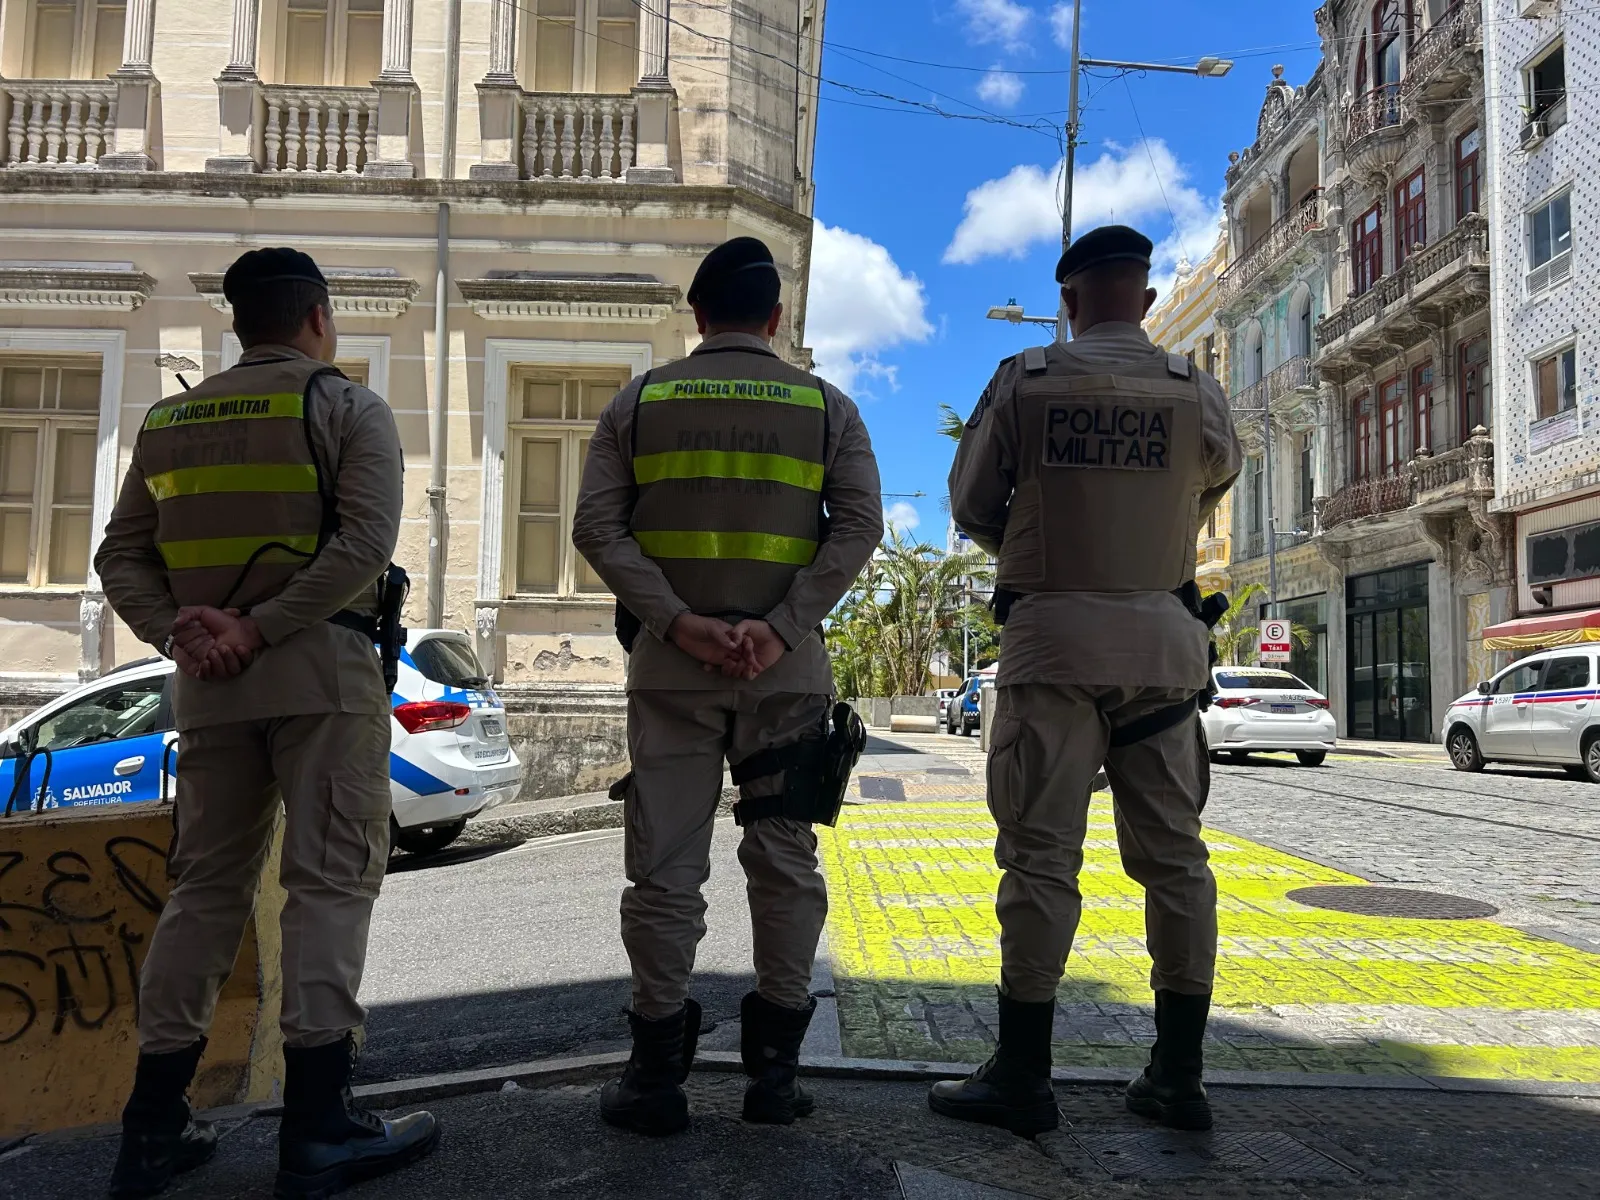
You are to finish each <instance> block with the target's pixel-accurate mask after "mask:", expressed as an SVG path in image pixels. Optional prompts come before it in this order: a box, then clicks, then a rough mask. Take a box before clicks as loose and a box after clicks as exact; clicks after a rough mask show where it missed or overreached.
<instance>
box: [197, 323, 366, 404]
mask: <svg viewBox="0 0 1600 1200" xmlns="http://www.w3.org/2000/svg"><path fill="white" fill-rule="evenodd" d="M243 356H244V348H243V347H242V346H241V345H240V344H239V335H238V334H236V333H234V332H233V331H232V330H231V329H225V330H223V332H222V355H221V362H222V366H221V367H220V368H219V369H220V370H223V371H226V370H228V368H230V367H235V366H238V364H239V359H240V358H242V357H243ZM336 357H337V359H338V361H340V362H364V363H366V364H367V389H368V390H369V391H373V392H377V393H378V395H380V396H382V397H383V399H384V401H385V402H387V401H388V399H389V335H388V334H386V333H341V334H340V335H339V349H338V352H337V355H336Z"/></svg>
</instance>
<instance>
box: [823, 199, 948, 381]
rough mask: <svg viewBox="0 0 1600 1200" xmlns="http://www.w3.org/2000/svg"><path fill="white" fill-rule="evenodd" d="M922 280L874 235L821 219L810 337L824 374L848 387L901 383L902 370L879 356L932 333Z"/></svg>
mask: <svg viewBox="0 0 1600 1200" xmlns="http://www.w3.org/2000/svg"><path fill="white" fill-rule="evenodd" d="M927 305H928V298H927V294H926V293H925V291H924V290H923V285H922V281H921V280H919V279H918V278H917V277H916V276H915V275H907V274H906V273H905V272H904V271H902V270H901V269H900V267H899V265H898V264H897V263H896V262H895V261H894V258H893V257H892V256H891V255H890V254H889V251H888V250H886V249H884V248H883V247H882V246H880V245H878V243H877V242H874V241H873V240H872V239H871V238H866V237H862V236H861V235H860V234H858V233H851V232H850V231H849V230H847V229H837V228H834V227H832V226H828V225H824V224H823V223H822V222H821V221H818V222H816V226H815V236H814V238H813V241H812V244H811V288H810V296H809V299H808V301H807V311H806V340H807V342H809V343H810V345H811V348H812V350H813V351H814V352H815V354H816V364H817V372H818V374H821V375H824V376H826V377H827V378H828V379H830V380H831V381H832V382H833V383H835V384H837V385H838V386H839V387H841V388H843V389H844V390H845V391H847V392H848V391H852V390H854V388H855V386H856V383H857V381H858V380H860V379H881V380H884V381H886V382H887V383H888V385H889V388H890V390H894V388H895V387H896V386H897V384H896V381H895V372H896V368H895V367H893V366H892V365H888V364H885V363H883V362H880V361H879V359H878V355H879V354H880V353H882V352H883V351H885V350H889V349H891V348H893V347H895V346H898V345H901V344H902V343H904V342H923V341H926V340H927V339H928V338H929V337H931V336H932V335H933V326H932V325H930V324H929V323H928V316H927Z"/></svg>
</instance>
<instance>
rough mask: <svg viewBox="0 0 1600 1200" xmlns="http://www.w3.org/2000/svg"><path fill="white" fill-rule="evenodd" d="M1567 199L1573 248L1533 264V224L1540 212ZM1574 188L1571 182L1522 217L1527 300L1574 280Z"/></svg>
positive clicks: (1576, 240)
mask: <svg viewBox="0 0 1600 1200" xmlns="http://www.w3.org/2000/svg"><path fill="white" fill-rule="evenodd" d="M1563 196H1565V197H1566V198H1567V229H1568V236H1569V238H1570V239H1571V243H1572V244H1571V245H1570V246H1568V247H1567V249H1566V251H1565V252H1563V253H1561V254H1554V255H1552V256H1551V257H1550V259H1549V260H1548V261H1546V262H1543V263H1539V264H1538V265H1535V264H1534V261H1533V222H1534V218H1536V217H1537V216H1538V215H1539V214H1540V213H1541V212H1543V211H1544V210H1545V209H1547V208H1549V207H1550V206H1551V205H1553V204H1554V203H1555V202H1556V201H1557V200H1559V199H1561V197H1563ZM1572 197H1573V186H1572V184H1571V183H1566V184H1563V185H1562V186H1561V187H1559V188H1557V189H1556V190H1555V191H1553V192H1551V193H1550V194H1549V195H1547V196H1546V197H1545V198H1544V199H1543V200H1541V201H1540V202H1539V203H1538V204H1535V205H1534V206H1533V207H1532V208H1530V209H1529V210H1528V211H1527V212H1526V213H1525V214H1523V218H1522V245H1523V249H1522V264H1523V267H1522V269H1523V272H1524V280H1525V283H1526V286H1527V289H1528V298H1529V299H1532V298H1533V297H1535V296H1539V295H1542V294H1544V293H1545V292H1548V291H1551V290H1552V289H1554V288H1556V287H1558V286H1560V285H1561V284H1564V283H1567V282H1569V281H1570V280H1571V279H1572V267H1573V261H1574V255H1575V254H1576V252H1577V248H1578V231H1577V229H1576V227H1575V226H1574V223H1573V220H1572Z"/></svg>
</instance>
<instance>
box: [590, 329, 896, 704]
mask: <svg viewBox="0 0 1600 1200" xmlns="http://www.w3.org/2000/svg"><path fill="white" fill-rule="evenodd" d="M725 347H737V348H739V349H741V350H747V351H754V352H756V353H762V354H771V353H772V349H771V347H770V346H768V345H767V343H766V342H765V341H763V340H762V339H760V338H758V337H753V336H751V335H748V334H738V333H726V334H719V335H717V336H716V337H713V338H708V339H707V340H706V341H705V342H703V343H702V344H701V347H700V349H701V350H705V351H711V350H717V349H721V348H725ZM697 353H698V351H697ZM643 387H644V377H643V376H640V377H639V378H638V379H635V380H634V381H633V382H632V383H630V384H629V385H628V386H627V387H625V388H623V389H622V391H620V392H619V393H617V396H616V398H615V399H613V400H612V401H611V403H610V404H608V405H607V406H606V408H605V410H604V411H603V412H601V414H600V421H599V424H598V425H597V426H596V428H595V431H594V440H593V441H591V442H590V443H589V457H588V461H587V462H586V463H585V464H584V468H583V483H582V486H581V487H580V488H579V491H578V509H577V514H576V518H575V519H574V521H573V524H572V541H573V544H574V545H575V546H576V547H577V548H578V552H579V553H580V554H582V555H583V556H584V558H586V559H588V560H589V565H590V566H592V567H593V568H594V569H595V573H596V574H598V575H599V576H600V578H601V579H603V580H604V581H605V584H606V586H607V587H608V588H610V589H611V592H612V594H613V595H615V596H616V597H617V599H618V600H620V601H621V602H622V603H623V604H624V605H626V606H627V608H628V610H629V611H630V612H632V613H633V614H634V615H635V616H636V617H638V618H639V620H640V622H641V623H642V624H643V625H644V630H643V631H642V632H641V633H640V634H639V637H638V639H637V640H636V641H635V642H634V645H633V653H632V654H631V655H630V656H629V658H628V688H629V690H630V691H646V690H656V689H662V690H695V689H726V688H730V687H739V688H743V689H747V690H751V691H758V692H803V693H813V694H819V695H820V694H831V693H832V691H833V667H832V664H831V663H830V662H829V661H828V651H827V647H825V646H824V645H823V644H822V638H821V637H820V636H819V635H818V634H817V632H816V630H817V628H818V626H820V625H821V623H822V619H823V618H824V617H826V616H827V615H828V613H830V612H831V611H833V607H834V605H836V604H838V603H839V600H840V599H841V598H842V597H843V596H844V594H845V592H847V591H848V590H849V589H850V585H851V584H852V583H854V582H855V578H856V576H857V575H858V574H859V573H860V571H861V568H862V567H864V566H866V564H867V560H868V559H870V558H871V557H872V552H873V551H874V550H875V549H877V546H878V543H879V542H880V541H881V540H882V539H883V498H882V494H881V491H880V488H879V484H878V460H877V459H876V458H875V457H874V456H873V453H872V442H871V439H869V438H868V437H867V427H866V425H865V424H864V423H863V422H862V420H861V414H860V412H858V411H857V409H856V406H855V403H854V402H853V401H852V400H851V399H850V398H849V397H848V396H846V395H845V394H844V393H843V392H841V391H839V389H838V388H836V387H834V386H833V385H832V384H829V383H824V384H823V388H822V392H823V396H824V398H825V400H826V402H827V406H828V410H827V411H828V447H827V458H826V461H825V465H824V476H823V483H822V499H823V503H824V504H825V505H826V506H827V510H828V517H829V525H828V533H827V536H826V537H825V538H824V539H823V541H822V545H821V547H820V548H819V549H818V550H817V556H816V558H815V559H813V560H812V562H811V564H810V565H809V566H807V567H805V568H803V569H802V570H801V571H800V573H799V574H798V575H796V576H795V579H794V583H793V584H791V585H790V587H789V594H788V595H787V596H785V597H784V599H783V602H782V603H781V604H779V605H778V607H777V608H775V609H773V610H772V611H771V612H770V613H768V614H767V623H768V624H770V625H771V626H772V628H773V629H774V630H775V631H776V632H777V634H778V636H779V637H781V638H782V639H783V640H784V642H785V644H786V645H788V646H789V647H790V648H791V649H790V652H789V653H788V654H785V655H784V656H783V657H782V658H781V659H779V660H778V661H777V663H775V664H774V665H773V666H772V667H770V668H769V669H767V670H766V671H764V672H762V673H761V675H760V676H758V677H757V678H756V679H755V680H753V681H749V682H746V681H743V680H737V681H736V680H729V679H727V678H725V677H724V676H723V675H722V674H721V673H719V672H714V671H713V672H707V671H705V670H704V669H703V668H702V666H701V664H700V663H699V662H698V661H697V660H695V659H693V658H691V657H690V656H689V655H687V654H685V653H684V652H683V651H682V650H679V649H678V648H677V647H676V646H674V645H672V644H671V643H670V642H668V641H666V640H665V639H666V635H667V628H668V627H669V626H670V625H671V624H672V622H673V620H674V619H675V618H676V617H677V616H678V614H679V613H682V612H687V611H688V606H687V605H686V604H684V602H683V601H682V600H681V599H679V598H678V596H677V594H676V593H674V592H673V590H672V586H671V585H670V584H669V583H668V582H667V579H666V576H665V575H663V574H662V573H661V568H660V567H658V566H657V565H656V564H655V563H654V562H653V561H652V560H651V559H649V558H647V557H646V556H645V554H644V551H642V550H641V549H640V548H639V543H638V542H636V541H635V540H634V538H633V534H632V532H630V529H629V521H630V519H631V517H632V515H633V503H634V496H635V488H634V481H633V453H632V444H633V411H634V406H635V404H636V403H637V401H638V397H639V391H640V389H641V388H643Z"/></svg>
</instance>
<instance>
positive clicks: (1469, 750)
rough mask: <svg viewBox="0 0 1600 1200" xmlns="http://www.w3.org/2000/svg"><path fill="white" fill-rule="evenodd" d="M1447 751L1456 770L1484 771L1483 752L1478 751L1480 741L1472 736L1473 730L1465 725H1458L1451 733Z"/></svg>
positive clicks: (1446, 744)
mask: <svg viewBox="0 0 1600 1200" xmlns="http://www.w3.org/2000/svg"><path fill="white" fill-rule="evenodd" d="M1445 750H1446V751H1447V752H1448V753H1449V755H1450V765H1451V766H1453V767H1455V769H1456V770H1458V771H1481V770H1483V751H1481V750H1479V749H1478V739H1477V738H1475V737H1473V736H1472V730H1470V729H1468V728H1467V727H1466V726H1465V725H1458V726H1456V727H1455V728H1454V729H1452V730H1451V731H1450V740H1449V741H1448V742H1446V743H1445Z"/></svg>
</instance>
